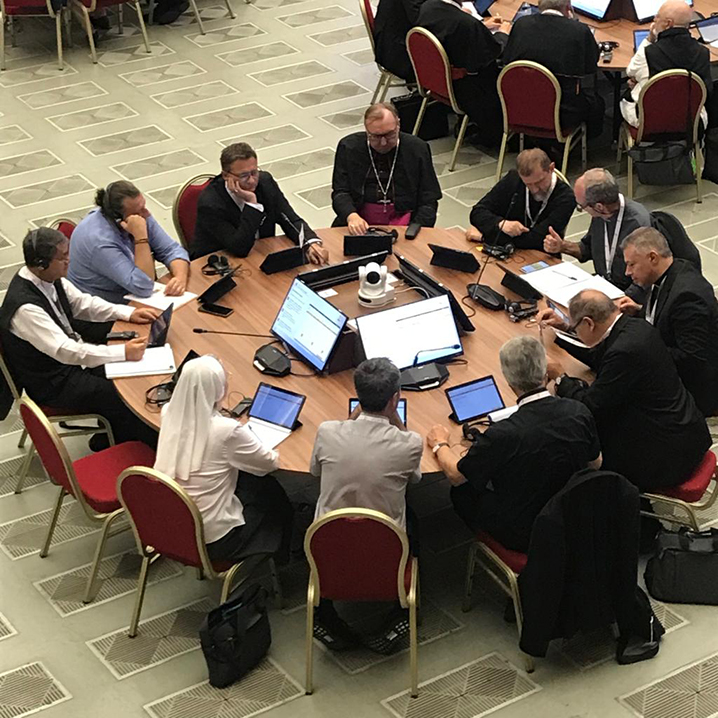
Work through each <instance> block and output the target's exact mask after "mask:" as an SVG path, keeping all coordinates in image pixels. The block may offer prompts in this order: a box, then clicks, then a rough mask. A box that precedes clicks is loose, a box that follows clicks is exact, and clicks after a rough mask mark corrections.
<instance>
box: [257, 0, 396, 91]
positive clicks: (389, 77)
mask: <svg viewBox="0 0 718 718" xmlns="http://www.w3.org/2000/svg"><path fill="white" fill-rule="evenodd" d="M247 2H249V0H247ZM359 10H361V16H362V20H364V27H365V28H366V34H367V35H369V44H370V45H371V52H372V55H374V57H375V58H376V45H375V43H374V33H373V32H372V29H371V21H370V20H369V15H368V14H367V9H366V5H365V4H364V0H359ZM376 66H377V68H378V69H379V72H380V73H381V74H380V75H379V82H377V85H376V89H375V90H374V94H373V95H372V96H371V102H370V103H369V104H370V105H373V104H374V103H375V102H384V100H385V99H386V93H387V92H389V90H390V89H391V88H392V87H406V86H407V83H406V81H404V80H402V79H401V78H400V77H397V76H396V75H395V74H394V73H392V72H390V71H389V70H387V69H385V68H383V67H382V66H381V65H380V64H379V63H378V62H377V63H376ZM395 80H396V82H394V81H395Z"/></svg>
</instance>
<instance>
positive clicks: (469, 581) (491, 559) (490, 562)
mask: <svg viewBox="0 0 718 718" xmlns="http://www.w3.org/2000/svg"><path fill="white" fill-rule="evenodd" d="M477 564H478V565H479V566H480V567H481V568H482V569H483V570H484V571H485V572H486V573H487V574H488V575H489V576H490V577H491V579H492V580H493V581H494V583H495V584H496V585H497V586H498V587H499V588H500V589H501V590H502V591H503V592H504V593H505V594H506V595H507V596H508V597H509V598H510V599H511V601H512V602H513V604H514V612H515V614H516V628H517V629H518V632H519V640H521V629H522V627H523V623H524V612H523V607H522V605H521V594H520V593H519V584H518V575H517V574H516V573H514V571H513V570H512V569H511V568H510V567H509V566H507V565H506V564H505V563H504V562H503V561H502V560H501V559H500V558H499V557H498V556H497V555H496V554H495V553H494V552H493V551H492V550H491V549H490V548H489V547H488V546H487V545H486V544H484V543H482V542H481V541H474V543H472V544H471V546H470V547H469V559H468V563H467V566H466V583H465V586H464V600H463V603H462V606H461V610H462V611H463V612H464V613H468V612H469V611H470V610H471V592H472V589H473V585H474V573H475V572H476V565H477ZM523 656H524V663H525V666H526V672H527V673H533V671H534V660H533V658H532V657H531V656H529V655H528V654H526V653H524V654H523Z"/></svg>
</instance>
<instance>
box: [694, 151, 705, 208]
mask: <svg viewBox="0 0 718 718" xmlns="http://www.w3.org/2000/svg"><path fill="white" fill-rule="evenodd" d="M694 154H695V157H696V202H698V203H699V204H700V203H702V202H703V186H702V184H701V181H702V178H701V174H702V173H703V151H702V150H701V147H700V143H699V142H696V144H695V153H694Z"/></svg>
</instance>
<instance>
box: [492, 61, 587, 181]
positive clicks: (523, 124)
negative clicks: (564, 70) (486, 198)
mask: <svg viewBox="0 0 718 718" xmlns="http://www.w3.org/2000/svg"><path fill="white" fill-rule="evenodd" d="M496 85H497V87H498V90H499V99H500V100H501V109H502V110H503V114H504V136H503V139H502V140H501V151H500V152H499V163H498V166H497V168H496V181H497V182H498V181H499V179H501V172H502V170H503V166H504V157H505V156H506V145H507V143H508V141H509V139H510V138H511V137H512V136H513V135H515V134H516V133H518V135H519V146H520V149H521V150H523V148H524V137H525V136H526V135H528V136H529V137H538V138H542V139H549V140H555V141H556V142H559V143H560V144H562V145H563V162H562V163H561V172H562V173H563V174H564V175H565V174H566V167H567V166H568V156H569V154H570V152H571V150H572V149H573V148H574V147H576V145H578V143H579V142H580V143H581V162H582V164H583V168H584V169H586V125H585V124H584V123H581V124H580V125H578V127H562V126H561V119H560V112H559V109H560V107H561V86H560V85H559V84H558V80H557V79H556V77H555V76H554V74H553V73H552V72H550V71H549V70H548V69H546V68H545V67H544V66H543V65H539V64H538V63H537V62H530V61H528V60H518V61H516V62H511V63H509V64H508V65H506V67H505V68H504V69H503V70H501V73H500V74H499V77H498V80H497V81H496Z"/></svg>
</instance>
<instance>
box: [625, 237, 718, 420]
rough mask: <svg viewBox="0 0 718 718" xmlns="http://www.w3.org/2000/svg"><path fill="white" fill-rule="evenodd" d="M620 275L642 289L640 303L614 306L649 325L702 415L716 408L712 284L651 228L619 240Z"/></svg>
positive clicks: (717, 318)
mask: <svg viewBox="0 0 718 718" xmlns="http://www.w3.org/2000/svg"><path fill="white" fill-rule="evenodd" d="M621 249H622V250H623V257H624V260H625V262H626V274H627V275H628V276H629V277H631V278H632V279H633V281H634V282H636V284H640V285H641V286H642V287H644V288H645V289H647V290H648V296H647V298H646V302H645V303H644V304H643V306H641V305H640V304H637V303H636V302H634V301H633V300H632V299H630V298H629V297H622V298H621V299H619V301H618V306H619V308H620V310H621V311H622V312H624V313H626V314H630V315H633V316H636V315H638V316H640V317H642V318H643V319H645V320H646V321H648V322H649V323H651V324H653V326H654V327H656V329H658V331H659V332H660V334H661V338H662V339H663V342H664V343H665V345H666V346H667V347H668V351H669V352H670V354H671V356H672V357H673V361H674V362H675V364H676V368H677V369H678V374H679V376H680V377H681V380H682V381H683V384H684V385H685V387H686V389H688V391H689V392H690V393H691V394H692V395H693V399H694V400H695V402H696V404H697V405H698V408H699V409H700V410H701V411H702V412H703V414H704V416H711V415H712V414H715V413H716V410H718V302H717V301H716V297H715V293H714V291H713V287H712V286H711V285H710V283H709V282H708V281H707V280H706V279H705V277H703V275H702V274H701V273H700V272H699V271H698V270H697V269H696V268H695V267H694V266H693V265H692V264H691V263H690V262H688V261H687V260H685V259H674V257H673V254H672V252H671V248H670V247H669V246H668V242H667V241H666V238H665V237H664V236H663V235H662V234H661V233H660V232H659V231H658V230H657V229H653V228H652V227H642V228H641V229H636V230H634V231H633V232H631V234H629V235H628V237H626V238H625V239H624V240H623V242H622V243H621Z"/></svg>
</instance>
